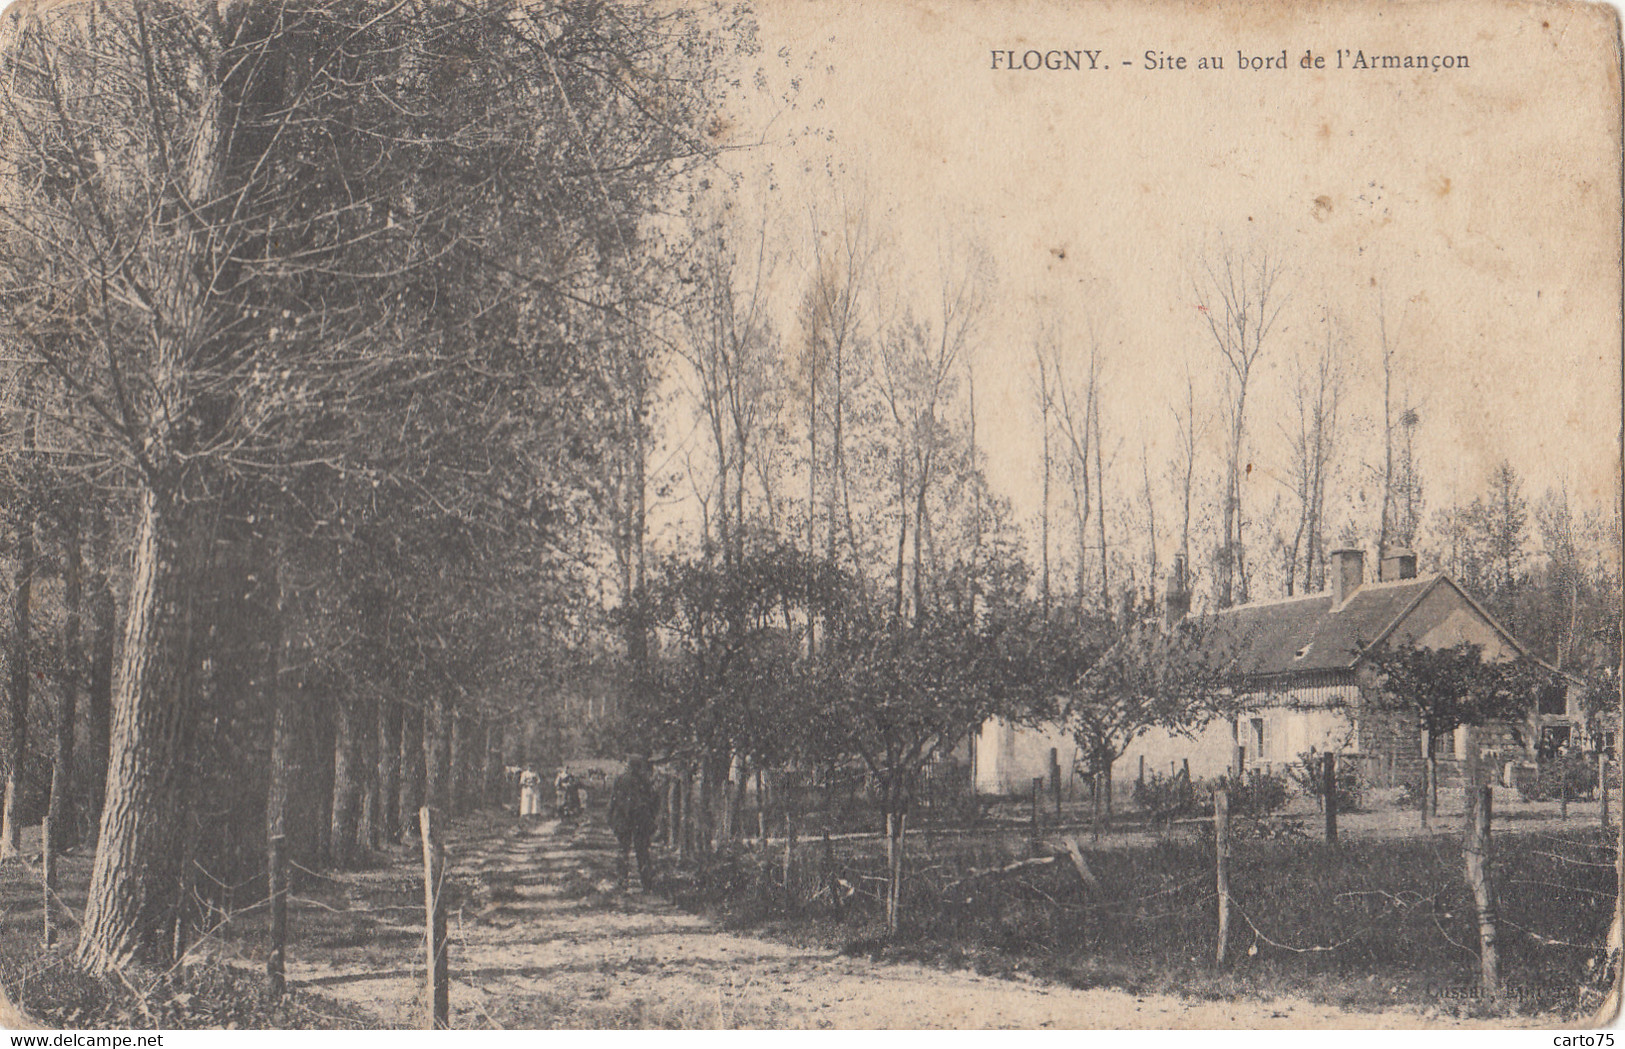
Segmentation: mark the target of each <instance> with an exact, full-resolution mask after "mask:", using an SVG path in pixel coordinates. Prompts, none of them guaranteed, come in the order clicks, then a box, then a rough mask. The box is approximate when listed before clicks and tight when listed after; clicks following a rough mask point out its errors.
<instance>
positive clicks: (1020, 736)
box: [972, 718, 1078, 797]
mask: <svg viewBox="0 0 1625 1049" xmlns="http://www.w3.org/2000/svg"><path fill="white" fill-rule="evenodd" d="M1051 748H1053V749H1054V750H1055V752H1056V758H1057V760H1059V762H1060V764H1061V788H1062V791H1063V792H1064V793H1066V794H1067V795H1068V796H1069V797H1072V796H1076V792H1077V790H1078V784H1077V781H1076V780H1077V777H1076V774H1075V773H1074V771H1073V767H1074V766H1075V765H1076V764H1077V744H1076V743H1075V742H1074V741H1073V739H1072V737H1071V736H1069V735H1068V734H1067V733H1066V732H1065V731H1063V730H1062V729H1061V727H1060V726H1058V725H1057V726H1046V727H1045V728H1042V729H1037V728H1028V727H1026V726H1023V725H1013V724H1011V723H1010V722H1008V721H1005V720H1003V719H1001V718H989V719H988V720H987V721H985V722H983V723H982V728H981V730H980V731H979V732H978V733H977V736H976V768H975V770H974V771H973V773H972V775H973V776H974V777H975V784H976V789H977V791H979V792H980V793H983V794H1025V793H1027V792H1028V791H1030V790H1032V786H1033V778H1034V777H1036V776H1042V777H1043V779H1044V783H1045V786H1046V787H1048V786H1049V782H1050V750H1051Z"/></svg>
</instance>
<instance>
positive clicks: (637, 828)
mask: <svg viewBox="0 0 1625 1049" xmlns="http://www.w3.org/2000/svg"><path fill="white" fill-rule="evenodd" d="M659 815H660V802H659V799H658V798H657V797H656V795H655V786H654V775H653V773H652V772H651V771H650V768H649V759H648V758H646V757H644V756H643V755H641V754H639V755H636V756H634V757H633V758H632V760H631V761H629V762H628V763H627V766H626V771H625V772H623V773H621V774H620V775H619V776H617V777H615V784H614V786H612V787H610V790H609V826H610V829H611V830H613V831H614V832H615V838H616V840H617V841H619V842H620V844H621V860H620V866H619V867H618V868H617V874H616V881H617V883H618V884H620V885H622V886H625V885H626V860H627V853H628V852H631V851H632V850H634V849H635V850H637V854H638V884H640V885H642V886H643V891H644V892H649V891H650V890H652V889H653V888H654V868H653V866H652V865H651V864H650V861H649V837H650V836H651V835H652V834H654V829H655V821H656V819H657V818H658V817H659Z"/></svg>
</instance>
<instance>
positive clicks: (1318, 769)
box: [1287, 754, 1361, 812]
mask: <svg viewBox="0 0 1625 1049" xmlns="http://www.w3.org/2000/svg"><path fill="white" fill-rule="evenodd" d="M1324 760H1325V755H1323V754H1299V755H1298V762H1299V764H1296V765H1290V766H1288V767H1287V774H1288V775H1290V776H1291V777H1292V780H1293V782H1295V783H1296V784H1297V785H1298V789H1299V790H1301V791H1303V792H1304V793H1305V794H1307V795H1309V796H1310V797H1312V798H1316V799H1322V800H1323V799H1324V796H1325V793H1326V773H1325V769H1324V767H1323V766H1322V765H1321V762H1322V761H1324ZM1360 801H1361V784H1360V770H1359V769H1358V768H1357V767H1356V766H1355V764H1354V762H1352V761H1340V762H1338V765H1337V811H1339V812H1353V811H1355V810H1356V809H1358V808H1359V807H1360Z"/></svg>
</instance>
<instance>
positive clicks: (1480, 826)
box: [1461, 787, 1501, 997]
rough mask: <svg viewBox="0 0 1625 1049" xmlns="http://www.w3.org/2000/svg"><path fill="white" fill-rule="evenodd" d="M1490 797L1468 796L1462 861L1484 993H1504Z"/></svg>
mask: <svg viewBox="0 0 1625 1049" xmlns="http://www.w3.org/2000/svg"><path fill="white" fill-rule="evenodd" d="M1490 797H1491V792H1490V788H1489V787H1481V788H1479V789H1478V790H1477V791H1475V792H1473V794H1471V795H1469V796H1468V805H1467V828H1466V833H1465V834H1464V835H1463V836H1462V846H1461V852H1462V860H1463V863H1464V865H1465V867H1466V869H1467V884H1468V886H1469V887H1471V889H1472V890H1473V902H1474V903H1476V904H1477V906H1478V964H1479V976H1480V979H1481V981H1482V987H1483V990H1484V994H1485V995H1486V996H1488V997H1494V996H1496V995H1499V994H1500V993H1501V971H1500V961H1499V958H1498V955H1497V951H1496V946H1495V941H1496V936H1495V886H1494V885H1493V884H1491V882H1490V872H1489V865H1490Z"/></svg>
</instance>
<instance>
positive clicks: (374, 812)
mask: <svg viewBox="0 0 1625 1049" xmlns="http://www.w3.org/2000/svg"><path fill="white" fill-rule="evenodd" d="M376 706H377V704H376V702H375V701H374V700H372V699H370V698H367V699H362V700H361V701H360V703H359V705H358V709H357V711H356V726H355V731H356V735H357V736H359V737H361V745H360V748H359V753H360V760H361V765H360V768H359V769H357V773H358V775H359V776H360V777H361V806H360V809H359V811H358V812H357V814H356V824H355V841H356V858H357V860H358V861H359V860H361V859H363V858H364V857H365V856H366V854H367V853H368V852H369V851H371V850H373V849H376V848H378V846H379V824H380V822H381V818H380V813H379V808H380V806H379V801H378V733H377V732H376V731H375V730H376V729H377V727H378V711H377V709H376Z"/></svg>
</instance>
